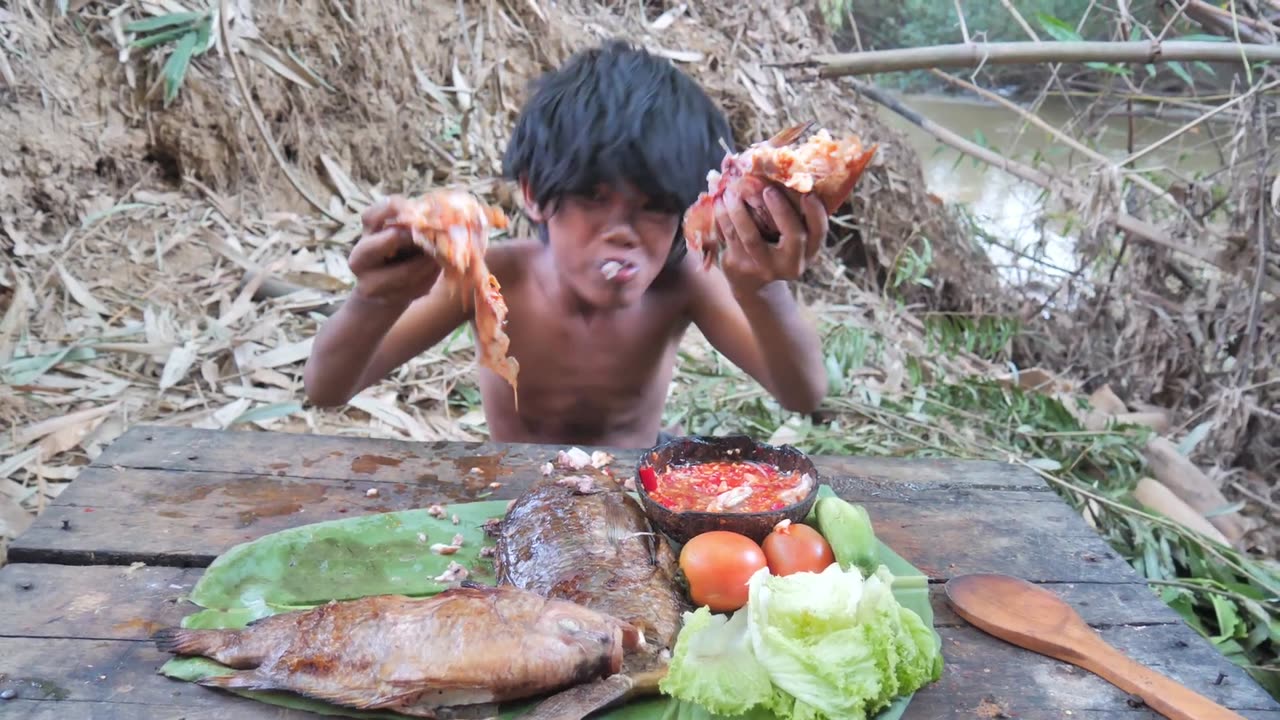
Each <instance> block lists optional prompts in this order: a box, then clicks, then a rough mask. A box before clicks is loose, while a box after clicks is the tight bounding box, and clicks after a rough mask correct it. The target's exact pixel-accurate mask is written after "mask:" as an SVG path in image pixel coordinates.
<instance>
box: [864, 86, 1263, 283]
mask: <svg viewBox="0 0 1280 720" xmlns="http://www.w3.org/2000/svg"><path fill="white" fill-rule="evenodd" d="M845 80H846V82H848V83H850V84H851V85H853V87H854V90H856V91H857V92H858V93H859V94H861V95H862V96H864V97H866V98H868V99H870V100H872V101H874V102H876V103H878V104H880V105H883V106H884V107H886V108H888V109H890V110H892V111H893V112H895V113H897V114H898V115H900V116H902V117H903V118H905V119H906V120H907V121H908V122H910V123H911V124H912V125H915V126H916V127H918V128H920V129H921V130H924V131H925V132H928V133H930V134H931V135H933V136H934V137H935V138H937V139H938V140H939V141H941V142H942V143H944V144H946V145H949V146H951V147H953V148H955V149H956V150H959V151H960V152H962V153H964V154H966V155H969V156H971V157H974V158H977V159H979V160H981V161H983V162H985V163H987V164H988V165H991V166H993V167H997V168H1000V169H1001V170H1004V171H1005V172H1007V173H1009V174H1010V175H1013V176H1014V177H1016V178H1019V179H1021V180H1025V181H1026V182H1029V183H1031V184H1033V185H1038V186H1040V187H1041V188H1044V189H1045V190H1048V191H1049V192H1051V193H1055V194H1057V195H1059V196H1062V197H1064V198H1065V199H1067V200H1069V201H1070V202H1072V203H1074V204H1076V205H1087V204H1088V203H1089V201H1088V198H1087V197H1084V195H1083V194H1082V192H1081V191H1080V190H1079V189H1078V188H1075V187H1073V186H1071V185H1067V184H1065V183H1063V182H1060V181H1056V180H1054V179H1053V178H1052V177H1050V176H1049V175H1047V174H1045V173H1043V172H1040V171H1039V170H1036V169H1034V168H1031V167H1027V166H1026V165H1023V164H1022V163H1019V162H1017V161H1015V160H1010V159H1009V158H1007V157H1005V156H1003V155H1001V154H999V153H997V152H994V151H992V150H988V149H987V148H984V147H982V146H981V145H977V144H975V143H973V142H970V141H969V140H966V139H964V138H962V137H960V136H959V135H957V134H956V133H954V132H952V131H951V130H948V129H947V128H945V127H942V126H941V125H938V124H937V123H935V122H933V121H932V120H929V119H928V118H926V117H924V116H923V115H921V114H920V113H918V112H916V111H914V110H912V109H910V108H908V107H905V106H903V105H902V103H900V102H898V101H897V100H895V99H893V98H892V97H889V95H888V94H886V93H885V92H883V91H881V90H880V89H879V88H876V87H875V86H872V85H868V84H866V83H864V82H861V81H859V80H854V79H852V78H846V79H845ZM1107 219H1109V220H1111V221H1112V222H1114V223H1115V224H1116V226H1117V227H1119V228H1120V229H1121V230H1124V231H1126V232H1128V233H1130V234H1132V235H1133V236H1134V237H1136V238H1140V239H1142V240H1144V241H1146V242H1147V243H1148V244H1151V245H1157V246H1159V247H1163V248H1167V249H1169V250H1172V251H1174V252H1178V253H1182V254H1183V255H1187V256H1189V257H1193V258H1195V259H1197V260H1199V261H1201V262H1202V263H1205V264H1206V265H1210V266H1212V267H1215V268H1217V269H1218V270H1220V271H1222V272H1223V273H1226V274H1227V275H1230V276H1233V277H1235V278H1237V279H1243V280H1246V281H1252V280H1253V278H1252V277H1246V276H1245V275H1244V274H1243V273H1242V271H1240V270H1239V269H1237V268H1234V267H1232V266H1231V265H1230V263H1228V262H1227V261H1226V260H1224V259H1223V258H1222V257H1221V256H1220V254H1219V253H1217V252H1214V251H1213V250H1211V249H1210V248H1207V247H1203V246H1200V245H1187V244H1183V243H1180V242H1178V241H1176V240H1174V239H1173V238H1171V237H1169V236H1168V234H1166V233H1165V232H1164V231H1163V230H1161V229H1160V228H1158V227H1156V226H1155V225H1152V224H1151V223H1149V222H1146V221H1145V220H1140V219H1138V218H1136V217H1134V216H1132V215H1129V214H1128V213H1124V212H1119V211H1108V213H1107ZM1265 285H1266V288H1265V290H1266V292H1269V293H1271V294H1273V295H1280V282H1277V281H1275V280H1273V279H1271V278H1267V281H1266V283H1265Z"/></svg>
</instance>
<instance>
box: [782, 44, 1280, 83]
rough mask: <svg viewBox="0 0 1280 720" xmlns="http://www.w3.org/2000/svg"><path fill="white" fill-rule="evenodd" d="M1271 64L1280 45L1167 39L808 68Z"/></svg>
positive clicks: (894, 54)
mask: <svg viewBox="0 0 1280 720" xmlns="http://www.w3.org/2000/svg"><path fill="white" fill-rule="evenodd" d="M1196 60H1203V61H1205V62H1231V63H1239V62H1250V63H1255V62H1265V61H1268V60H1270V61H1272V62H1275V61H1277V60H1280V46H1276V45H1258V44H1251V43H1239V44H1237V43H1221V42H1199V41H1190V40H1169V41H1165V42H1159V43H1156V42H1151V41H1149V40H1138V41H1132V42H1112V41H1089V40H1082V41H1073V42H1035V41H1017V42H996V43H968V44H966V43H956V44H953V45H932V46H929V47H918V48H897V49H893V50H875V51H871V52H864V53H838V54H828V55H815V56H813V58H812V59H811V60H809V61H808V62H806V63H801V64H802V65H804V66H808V67H817V68H818V76H819V77H824V78H833V77H841V76H845V75H871V74H874V73H883V72H901V71H904V70H922V69H927V68H947V67H950V68H955V67H967V68H974V67H978V66H979V65H984V66H985V65H1029V64H1034V63H1043V62H1052V63H1068V62H1108V63H1135V64H1140V65H1148V64H1153V63H1164V62H1193V61H1196Z"/></svg>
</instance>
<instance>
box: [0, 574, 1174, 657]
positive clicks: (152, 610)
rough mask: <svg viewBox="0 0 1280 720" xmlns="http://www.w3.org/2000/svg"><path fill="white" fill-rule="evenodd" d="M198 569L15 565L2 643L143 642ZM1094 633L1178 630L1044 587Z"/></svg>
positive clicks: (940, 601)
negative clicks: (1123, 628)
mask: <svg viewBox="0 0 1280 720" xmlns="http://www.w3.org/2000/svg"><path fill="white" fill-rule="evenodd" d="M202 573H203V570H202V569H199V568H175V567H140V568H129V567H121V566H118V565H90V566H76V565H43V564H34V563H18V564H13V565H7V566H5V567H3V568H0V607H3V608H6V609H7V611H6V612H4V613H0V636H11V637H46V638H93V639H102V640H139V641H141V640H147V639H148V638H149V637H150V636H151V633H152V632H154V631H155V630H156V629H158V628H159V627H161V626H166V625H177V624H178V623H179V622H180V621H181V620H182V618H183V617H184V616H186V615H188V614H190V613H193V612H196V611H197V610H198V609H199V608H198V607H196V606H195V605H193V604H192V603H189V602H186V601H185V596H186V594H187V593H189V592H190V591H191V589H192V588H193V587H195V583H196V582H197V581H198V580H199V578H200V575H201V574H202ZM1045 587H1047V588H1048V589H1050V590H1052V591H1053V592H1055V593H1057V594H1059V595H1061V596H1062V598H1063V599H1064V600H1066V601H1067V602H1068V603H1070V604H1071V605H1072V606H1073V607H1075V608H1076V609H1077V611H1078V612H1079V613H1080V615H1081V617H1083V618H1084V620H1085V622H1087V623H1089V624H1090V625H1094V626H1102V627H1111V626H1115V625H1152V624H1161V623H1170V622H1176V620H1177V618H1176V616H1175V615H1173V614H1172V611H1171V610H1170V609H1169V608H1168V606H1166V605H1165V604H1164V603H1162V602H1160V599H1159V598H1158V597H1156V595H1155V594H1154V593H1153V592H1152V591H1151V590H1150V589H1149V588H1148V587H1147V586H1146V585H1145V584H1140V583H1116V584H1112V583H1065V584H1063V583H1049V584H1046V585H1045ZM929 591H930V592H929V598H930V601H931V604H932V605H933V611H934V624H935V625H936V626H938V627H955V626H961V625H966V624H967V623H966V622H965V621H964V620H962V619H961V618H960V617H958V616H957V615H956V614H955V613H954V612H953V611H952V610H951V607H950V606H949V605H948V604H947V600H946V596H945V593H944V590H943V586H942V585H941V584H936V585H932V586H930V588H929Z"/></svg>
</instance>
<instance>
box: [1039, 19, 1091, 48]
mask: <svg viewBox="0 0 1280 720" xmlns="http://www.w3.org/2000/svg"><path fill="white" fill-rule="evenodd" d="M1036 19H1037V20H1039V21H1040V27H1042V28H1044V31H1045V32H1047V33H1049V34H1050V35H1052V36H1053V37H1054V38H1056V39H1057V40H1060V41H1062V42H1072V41H1079V40H1081V39H1082V38H1081V37H1080V33H1078V32H1076V29H1075V28H1073V27H1071V26H1070V25H1068V24H1066V23H1065V22H1063V21H1061V20H1059V19H1058V18H1056V17H1054V16H1052V15H1048V14H1045V13H1036Z"/></svg>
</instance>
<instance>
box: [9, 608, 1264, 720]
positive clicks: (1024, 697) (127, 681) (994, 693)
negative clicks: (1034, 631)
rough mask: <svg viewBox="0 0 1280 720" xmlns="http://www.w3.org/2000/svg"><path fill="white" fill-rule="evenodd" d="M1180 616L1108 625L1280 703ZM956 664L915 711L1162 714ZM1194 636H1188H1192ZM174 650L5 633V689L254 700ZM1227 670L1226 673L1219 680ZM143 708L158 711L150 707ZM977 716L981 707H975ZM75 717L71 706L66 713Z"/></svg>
mask: <svg viewBox="0 0 1280 720" xmlns="http://www.w3.org/2000/svg"><path fill="white" fill-rule="evenodd" d="M1191 632H1192V631H1191V630H1190V629H1189V628H1186V627H1185V626H1180V625H1158V626H1151V627H1145V628H1135V627H1131V626H1124V627H1118V628H1110V629H1105V630H1103V631H1102V634H1103V636H1104V637H1105V638H1106V639H1107V640H1108V641H1109V642H1111V643H1113V644H1115V645H1116V646H1117V647H1118V648H1120V649H1121V650H1123V651H1125V652H1127V653H1130V654H1132V655H1133V656H1134V657H1135V658H1137V659H1139V660H1141V661H1143V662H1146V663H1149V664H1150V665H1151V666H1152V667H1153V668H1155V669H1157V670H1159V671H1161V672H1165V673H1167V674H1169V675H1170V676H1171V677H1173V678H1175V679H1176V680H1178V681H1180V682H1183V683H1185V684H1186V685H1187V686H1188V687H1190V688H1191V689H1193V690H1195V691H1197V692H1201V693H1203V694H1205V695H1206V696H1207V697H1210V698H1212V699H1213V700H1215V701H1216V702H1219V703H1222V704H1224V705H1226V706H1228V707H1232V708H1238V709H1250V710H1268V711H1280V705H1278V704H1277V703H1276V702H1275V701H1274V700H1272V699H1271V698H1269V697H1267V696H1266V695H1265V693H1263V692H1262V690H1261V689H1260V688H1258V687H1257V685H1256V684H1252V683H1250V682H1248V679H1247V678H1244V677H1243V673H1242V672H1241V671H1239V670H1238V669H1236V668H1234V667H1231V666H1229V665H1228V664H1227V663H1226V661H1225V660H1223V659H1222V658H1221V656H1219V655H1217V654H1216V652H1215V651H1214V650H1213V649H1212V648H1211V647H1210V646H1209V645H1208V644H1206V643H1203V642H1191V641H1192V640H1196V638H1194V637H1188V636H1187V633H1191ZM941 633H942V635H943V638H944V650H943V652H944V656H945V659H946V671H945V672H944V674H943V677H942V679H941V680H939V681H938V682H937V683H936V684H934V685H932V686H930V687H928V688H926V689H925V690H923V691H921V692H920V693H919V694H917V696H916V699H915V700H914V701H913V703H912V706H911V711H910V712H909V713H908V715H907V717H909V718H933V717H956V716H957V712H958V711H963V710H966V709H967V710H970V711H971V712H974V711H976V710H977V709H978V708H980V707H984V706H990V705H996V706H998V707H1003V708H1004V709H1005V712H1006V713H1008V714H1009V715H1010V716H1012V717H1034V716H1041V717H1043V716H1045V715H1044V713H1046V712H1050V711H1052V712H1055V713H1058V714H1059V715H1058V716H1059V717H1061V716H1062V714H1063V713H1065V712H1066V711H1071V712H1072V713H1073V714H1074V713H1075V712H1076V711H1094V712H1099V713H1101V712H1112V713H1114V712H1126V711H1129V710H1133V711H1134V712H1135V713H1136V714H1135V715H1134V717H1135V718H1136V717H1142V718H1147V717H1150V718H1158V717H1159V715H1157V714H1155V713H1153V712H1150V711H1146V710H1145V709H1142V708H1137V709H1134V708H1131V707H1130V705H1129V704H1128V696H1127V695H1126V694H1125V693H1123V692H1121V691H1119V690H1118V689H1116V688H1115V687H1114V686H1112V685H1110V684H1109V683H1107V682H1105V681H1104V680H1102V679H1100V678H1098V677H1097V676H1095V675H1092V674H1090V673H1087V672H1084V671H1082V670H1079V669H1076V668H1073V667H1071V666H1069V665H1066V664H1063V663H1060V662H1057V661H1055V660H1051V659H1049V658H1045V657H1043V656H1040V655H1036V654H1034V653H1029V652H1026V651H1023V650H1020V649H1017V648H1011V647H1009V646H1007V645H1005V644H1003V643H1001V642H1000V641H999V640H996V639H994V638H991V637H990V636H988V635H985V634H983V633H980V632H978V631H977V630H974V629H973V628H970V627H957V628H943V629H942V630H941ZM1184 643H1185V645H1184ZM165 659H166V656H165V654H163V653H161V652H159V651H158V650H156V649H155V648H154V647H153V646H152V645H151V644H150V643H146V642H132V641H112V640H62V639H47V638H0V674H2V675H3V676H4V679H3V680H0V690H3V689H6V688H10V689H14V690H15V691H16V692H17V693H18V695H19V699H28V700H29V699H36V698H38V697H41V696H44V698H45V700H49V699H52V697H60V698H62V699H63V700H69V701H72V703H67V704H64V703H59V705H60V706H63V707H69V708H74V707H76V704H75V703H79V702H102V703H120V702H129V703H134V704H137V705H139V706H141V707H140V708H139V709H141V708H142V707H145V706H149V705H158V706H173V705H181V706H183V707H186V708H190V709H191V710H193V711H194V710H204V709H207V710H217V709H221V710H223V711H224V712H226V713H228V714H233V713H234V714H235V716H236V717H241V716H245V717H248V715H240V714H239V713H238V712H237V711H238V710H240V709H241V708H242V707H246V708H247V706H245V705H244V704H243V702H242V701H241V700H240V699H238V698H233V697H227V696H226V695H225V694H223V693H220V692H217V691H213V690H209V689H206V688H201V687H198V686H195V685H191V684H188V683H182V682H178V681H175V680H171V679H169V678H165V677H163V676H160V675H158V674H156V669H157V668H159V667H160V665H161V664H163V662H164V661H165ZM1219 673H1222V674H1223V675H1224V676H1225V678H1224V679H1223V680H1222V681H1221V682H1220V683H1218V684H1215V682H1216V681H1217V680H1218V675H1219ZM138 716H147V717H150V716H151V715H150V714H149V713H145V714H144V713H139V715H135V717H138ZM970 716H972V715H970ZM64 717H65V716H64Z"/></svg>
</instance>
